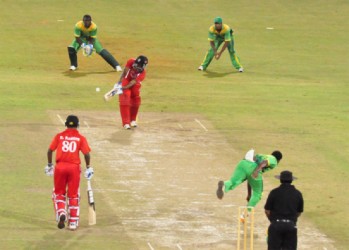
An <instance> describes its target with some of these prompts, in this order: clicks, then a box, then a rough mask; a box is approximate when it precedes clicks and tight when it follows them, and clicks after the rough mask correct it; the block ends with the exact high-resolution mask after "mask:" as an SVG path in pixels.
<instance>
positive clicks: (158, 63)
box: [0, 0, 349, 249]
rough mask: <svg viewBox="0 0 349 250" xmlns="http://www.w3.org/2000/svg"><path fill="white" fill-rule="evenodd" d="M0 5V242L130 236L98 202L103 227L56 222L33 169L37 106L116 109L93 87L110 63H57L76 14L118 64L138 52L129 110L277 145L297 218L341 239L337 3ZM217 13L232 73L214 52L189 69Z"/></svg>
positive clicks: (102, 82) (37, 162)
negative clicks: (299, 204)
mask: <svg viewBox="0 0 349 250" xmlns="http://www.w3.org/2000/svg"><path fill="white" fill-rule="evenodd" d="M0 5H1V8H0V16H1V25H2V29H3V32H2V33H3V34H4V36H2V38H1V40H0V44H1V48H2V49H1V51H0V74H1V78H0V113H1V116H0V121H1V125H0V132H1V138H2V139H1V144H0V168H1V172H2V173H1V175H0V183H1V184H2V188H1V190H2V191H1V192H0V200H1V201H2V206H1V208H0V218H1V222H0V235H2V238H3V239H7V240H0V248H1V249H15V248H20V249H24V248H25V249H27V248H34V249H60V246H62V244H63V246H64V247H66V248H68V247H75V246H77V247H80V248H85V249H88V248H89V247H91V244H90V243H91V242H93V244H94V248H95V249H102V248H103V247H104V248H105V249H107V248H108V247H109V248H110V247H111V246H113V249H117V248H118V247H119V249H129V248H132V244H133V243H132V239H128V238H127V236H126V235H125V234H124V233H123V231H122V228H121V227H120V225H118V218H115V216H112V215H111V214H110V213H111V212H110V211H109V210H108V207H107V205H105V206H103V205H100V210H99V211H100V212H99V214H100V215H101V220H102V225H105V227H107V226H108V230H110V228H112V231H113V232H114V234H113V235H112V237H110V236H111V235H110V234H109V233H108V232H104V231H103V227H102V228H99V229H98V231H97V232H96V231H93V230H86V231H84V232H80V233H79V234H73V235H72V234H69V233H66V232H64V233H60V232H58V231H57V230H56V229H55V228H54V224H53V223H52V219H53V215H52V214H53V212H52V204H51V201H50V189H51V186H52V180H51V179H49V178H45V176H44V175H43V167H44V166H45V164H46V155H45V154H46V150H47V147H48V145H49V142H50V140H51V138H52V136H53V135H54V134H55V133H56V132H57V131H58V130H57V127H55V126H53V124H52V122H51V120H50V119H49V117H48V113H47V111H48V110H55V109H57V110H71V111H72V113H74V111H76V110H105V111H116V112H117V111H118V107H117V106H116V104H115V105H110V104H108V105H107V104H105V103H104V102H103V101H102V99H101V96H102V93H104V92H106V91H108V90H109V89H110V88H111V87H112V86H113V83H114V82H116V81H117V79H118V77H119V74H118V73H115V72H112V70H111V68H110V67H109V65H107V64H106V63H105V62H104V61H103V60H102V59H101V58H100V57H99V56H98V55H94V56H93V57H92V58H83V57H82V56H81V54H79V66H80V69H79V70H78V71H77V72H74V73H73V74H72V73H70V72H68V70H67V69H68V67H69V60H68V54H67V48H66V47H67V46H68V45H69V44H70V42H71V41H72V39H73V26H74V24H75V23H76V22H77V21H78V20H80V19H81V18H82V16H83V15H84V14H86V13H89V14H91V15H92V17H93V20H94V21H95V22H96V23H97V25H98V27H99V39H100V41H101V43H102V45H104V47H105V48H107V49H108V50H109V51H110V52H111V53H112V54H113V55H114V56H115V57H116V59H117V60H119V61H120V62H121V63H122V65H124V64H125V62H126V60H127V59H128V58H130V57H135V56H137V55H139V54H145V55H147V56H148V58H149V66H148V75H147V79H146V81H145V82H144V85H143V88H142V97H143V104H142V106H141V111H142V112H146V111H152V112H154V111H155V112H185V113H189V112H190V113H200V114H203V115H204V116H206V117H207V118H208V119H209V120H211V121H212V122H213V124H214V125H215V127H216V129H217V130H218V131H220V132H221V133H223V134H224V135H225V136H226V138H227V139H228V141H229V142H230V144H231V147H232V148H235V149H236V150H239V151H241V152H244V151H246V150H247V149H249V148H250V147H254V148H255V149H256V150H257V151H258V152H263V153H264V152H269V151H272V150H273V149H275V148H278V149H280V150H281V151H282V152H283V153H284V160H283V162H282V165H281V167H282V169H286V168H287V169H291V170H292V171H293V172H294V174H295V175H296V176H298V177H299V180H297V183H296V186H297V187H298V188H299V189H300V190H301V191H302V192H303V194H304V198H305V213H304V216H305V217H307V218H309V219H310V220H312V221H313V222H314V223H315V224H316V225H317V226H318V227H319V228H320V229H321V230H322V232H324V233H325V234H326V235H328V236H329V237H330V238H331V239H332V240H335V242H336V243H335V245H336V247H337V248H338V249H345V248H346V246H348V245H349V240H348V239H349V230H347V225H348V224H349V217H348V216H347V211H346V209H347V207H348V205H349V198H348V197H349V195H348V191H347V189H346V185H347V180H348V178H349V174H348V165H349V160H348V155H349V154H348V153H349V142H348V136H347V133H346V130H347V128H348V127H349V118H348V117H349V116H348V114H349V101H348V96H349V87H348V84H349V80H348V79H349V73H348V72H349V71H348V65H349V59H348V58H349V43H348V38H349V37H348V32H347V28H348V27H349V20H348V18H347V13H349V3H348V2H346V1H331V2H329V1H325V0H318V1H271V0H270V1H256V0H252V1H240V0H237V1H228V0H227V1H218V2H217V3H214V2H212V1H189V0H183V1H172V0H171V1H142V2H139V1H133V0H132V1H98V2H93V4H90V3H88V2H86V1H39V0H36V1H35V0H34V1H24V0H20V1H6V0H0ZM217 15H220V16H222V17H223V21H224V22H225V23H227V24H228V25H230V26H232V27H233V29H234V30H235V44H236V50H237V53H238V55H239V56H240V58H241V61H242V63H243V65H244V68H245V73H243V74H240V73H237V72H236V71H235V70H233V69H232V67H231V65H230V62H229V60H228V54H227V53H224V54H223V55H222V58H221V59H220V60H219V61H215V60H214V61H213V62H212V64H211V65H210V67H209V68H208V71H207V72H198V71H197V70H196V69H197V67H198V66H199V65H200V63H201V61H202V59H203V57H204V55H205V53H206V50H207V48H208V41H207V29H208V27H209V26H210V25H211V23H212V20H213V18H214V17H215V16H217ZM267 27H272V28H274V29H272V30H271V29H266V28H267ZM96 87H100V88H101V92H100V93H97V92H96V91H95V88H96ZM62 129H63V128H62ZM273 174H274V173H273ZM276 184H277V181H276V180H275V185H276ZM100 203H102V204H103V201H102V200H101V201H100ZM108 216H111V217H108ZM111 218H112V219H111ZM103 223H104V224H103ZM300 233H301V232H300ZM107 239H108V240H107ZM75 244H76V245H75ZM108 244H109V245H108Z"/></svg>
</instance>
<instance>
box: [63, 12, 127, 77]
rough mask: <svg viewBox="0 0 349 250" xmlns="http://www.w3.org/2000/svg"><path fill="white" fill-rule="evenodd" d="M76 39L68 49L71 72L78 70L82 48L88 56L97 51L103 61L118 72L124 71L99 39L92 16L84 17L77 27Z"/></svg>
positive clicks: (75, 30)
mask: <svg viewBox="0 0 349 250" xmlns="http://www.w3.org/2000/svg"><path fill="white" fill-rule="evenodd" d="M74 36H75V39H74V40H73V42H72V43H71V44H70V45H69V47H68V54H69V59H70V68H69V69H70V70H73V71H74V70H76V69H77V68H78V57H77V52H78V51H79V49H80V48H82V49H84V51H87V50H88V52H87V55H91V53H92V50H93V49H94V50H96V52H97V54H99V55H100V56H101V57H103V59H104V60H105V61H106V62H107V63H109V65H110V66H112V67H113V69H114V70H116V71H120V72H121V71H122V68H121V67H120V65H119V63H118V62H117V61H116V60H115V58H114V57H113V56H112V55H111V54H110V53H109V51H108V50H106V49H104V48H103V47H102V45H101V43H100V42H99V40H98V39H97V25H96V24H95V23H94V22H92V18H91V16H90V15H84V17H83V19H82V21H79V22H77V23H76V25H75V29H74Z"/></svg>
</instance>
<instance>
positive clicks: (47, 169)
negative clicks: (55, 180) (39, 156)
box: [45, 163, 54, 176]
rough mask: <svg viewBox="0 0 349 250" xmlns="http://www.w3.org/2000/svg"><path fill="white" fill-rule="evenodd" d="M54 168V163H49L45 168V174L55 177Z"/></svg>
mask: <svg viewBox="0 0 349 250" xmlns="http://www.w3.org/2000/svg"><path fill="white" fill-rule="evenodd" d="M53 171H54V167H53V164H52V163H48V164H47V166H46V167H45V174H46V175H47V176H53Z"/></svg>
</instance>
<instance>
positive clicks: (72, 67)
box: [69, 65, 77, 71]
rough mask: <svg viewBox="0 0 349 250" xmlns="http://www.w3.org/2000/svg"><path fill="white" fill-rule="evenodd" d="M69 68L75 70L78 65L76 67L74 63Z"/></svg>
mask: <svg viewBox="0 0 349 250" xmlns="http://www.w3.org/2000/svg"><path fill="white" fill-rule="evenodd" d="M69 69H70V70H72V71H75V70H76V69H77V67H75V66H74V65H72V66H70V68H69Z"/></svg>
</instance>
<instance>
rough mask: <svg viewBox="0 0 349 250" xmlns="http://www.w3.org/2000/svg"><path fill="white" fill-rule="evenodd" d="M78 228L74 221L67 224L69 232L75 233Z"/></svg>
mask: <svg viewBox="0 0 349 250" xmlns="http://www.w3.org/2000/svg"><path fill="white" fill-rule="evenodd" d="M77 228H78V225H77V223H76V221H74V222H69V230H72V231H75V230H76V229H77Z"/></svg>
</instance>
